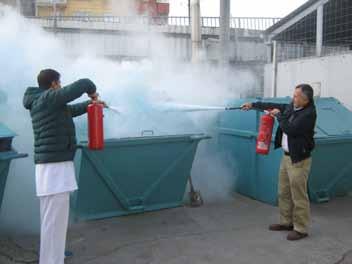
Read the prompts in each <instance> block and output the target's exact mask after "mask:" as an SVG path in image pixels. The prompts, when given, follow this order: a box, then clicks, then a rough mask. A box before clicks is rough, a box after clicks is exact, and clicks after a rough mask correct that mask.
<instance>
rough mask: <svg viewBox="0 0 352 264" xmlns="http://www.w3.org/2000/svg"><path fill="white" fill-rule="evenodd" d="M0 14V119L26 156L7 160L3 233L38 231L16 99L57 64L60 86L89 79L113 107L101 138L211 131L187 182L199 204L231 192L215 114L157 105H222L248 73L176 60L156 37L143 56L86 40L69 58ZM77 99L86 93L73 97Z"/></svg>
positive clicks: (25, 121)
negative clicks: (122, 55) (124, 55)
mask: <svg viewBox="0 0 352 264" xmlns="http://www.w3.org/2000/svg"><path fill="white" fill-rule="evenodd" d="M0 13H3V15H2V16H1V15H0V39H1V41H0V72H1V73H2V74H1V78H0V113H1V114H0V122H1V123H4V124H5V125H7V126H8V127H10V128H11V129H12V130H14V131H15V132H16V133H17V134H18V137H16V139H15V140H14V146H15V148H16V149H17V150H19V151H20V152H25V153H28V154H29V158H26V159H20V160H15V161H13V162H12V165H11V170H10V173H9V177H8V181H7V186H6V191H5V196H4V201H3V205H2V208H1V211H0V229H1V231H2V232H8V233H14V234H16V233H21V234H22V233H38V231H39V203H38V199H37V198H36V196H35V184H34V183H35V177H34V164H33V154H32V153H33V135H32V126H31V121H30V116H29V113H28V111H26V110H25V109H24V108H23V106H22V97H23V93H24V91H25V89H26V88H27V87H28V86H36V85H37V84H36V76H37V74H38V72H39V71H40V70H41V69H43V68H54V69H56V70H58V71H59V72H60V73H61V75H62V83H63V84H69V83H70V82H73V81H75V80H77V79H79V78H90V79H91V80H93V81H94V82H95V83H96V85H97V87H98V92H99V94H100V95H101V99H103V100H105V101H106V102H107V103H108V104H109V105H111V106H114V107H116V108H117V109H118V110H119V112H120V114H116V113H115V112H113V111H106V113H105V120H104V122H105V129H106V135H105V137H106V138H119V137H133V136H141V134H142V132H143V131H144V130H153V131H154V135H174V134H184V133H200V132H201V133H206V134H209V135H211V136H213V139H212V140H209V141H207V142H202V143H201V145H200V146H199V151H198V153H197V156H196V159H195V162H194V166H193V169H192V176H193V178H194V179H193V181H194V184H195V186H196V189H200V190H201V192H202V195H203V196H204V197H203V198H204V199H205V201H206V202H215V201H218V200H223V199H229V198H230V197H231V192H232V189H233V183H234V175H233V168H229V166H228V165H225V163H224V161H223V160H222V158H221V155H219V151H218V150H217V146H216V142H217V140H216V134H217V132H216V120H217V116H218V112H216V111H209V112H199V113H197V112H195V113H188V112H183V111H181V110H182V109H180V111H170V112H167V111H161V110H160V106H161V105H163V104H165V103H170V102H171V103H179V104H195V105H202V106H205V107H206V106H225V105H228V104H229V103H231V101H232V100H233V99H235V98H238V97H240V96H241V94H245V93H247V92H248V90H250V89H256V88H257V87H258V85H259V82H258V81H257V79H256V77H255V76H253V75H252V74H251V73H250V72H247V71H242V70H238V69H236V68H218V67H216V66H212V65H209V64H200V65H191V64H189V63H185V62H181V61H177V60H176V59H174V58H172V57H171V58H170V57H168V56H167V54H170V50H169V49H170V47H168V46H167V45H165V43H167V42H164V41H163V37H162V36H160V35H158V36H155V39H154V42H153V43H157V44H158V45H157V48H156V50H158V52H151V56H150V58H148V59H144V60H140V61H120V62H116V61H112V60H108V59H106V58H103V57H101V56H100V55H99V54H100V51H99V50H96V49H94V48H90V47H89V46H86V47H85V48H84V49H82V50H81V49H79V50H75V54H79V56H75V57H72V56H70V55H69V54H72V50H69V47H68V46H67V43H66V44H64V43H62V42H60V40H59V39H57V38H55V36H54V35H53V34H50V33H46V32H44V31H43V30H42V29H41V28H39V27H37V26H35V25H32V24H30V23H28V21H26V20H25V19H24V18H22V17H20V16H18V15H17V14H16V13H14V12H13V11H12V10H10V9H8V8H5V7H1V6H0ZM97 37H98V38H99V37H100V35H98V36H97ZM149 37H150V36H149ZM82 38H84V36H83V35H82ZM87 43H89V42H88V41H87ZM84 99H87V98H86V97H85V96H83V98H82V99H80V100H84ZM76 127H77V132H78V137H79V139H85V138H86V137H87V132H86V131H87V124H86V116H83V117H81V118H78V119H77V120H76Z"/></svg>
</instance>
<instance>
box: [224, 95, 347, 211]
mask: <svg viewBox="0 0 352 264" xmlns="http://www.w3.org/2000/svg"><path fill="white" fill-rule="evenodd" d="M246 101H256V100H255V99H241V100H237V101H234V102H233V103H232V105H240V104H242V103H244V102H246ZM263 101H268V102H276V103H289V102H290V101H291V99H290V98H289V97H286V98H275V99H273V98H268V99H263ZM316 106H317V113H318V119H317V126H316V129H315V130H316V134H315V140H316V149H315V150H314V152H313V154H312V156H313V165H312V170H311V174H310V176H309V181H308V189H309V196H310V200H311V201H312V202H316V203H320V202H327V201H329V200H330V199H331V198H334V197H337V196H345V195H348V193H349V192H351V191H352V160H351V155H350V153H351V149H352V112H350V111H349V110H348V109H347V108H346V107H345V106H344V105H342V104H341V103H340V102H339V101H338V100H336V99H334V98H318V99H316ZM261 115H262V113H260V112H256V111H249V112H236V111H232V112H230V111H228V112H224V113H222V114H221V115H220V117H219V121H218V131H219V139H218V143H219V147H220V149H221V150H222V153H223V154H224V156H223V157H224V159H226V160H227V162H228V163H229V164H231V167H234V168H235V169H234V170H233V175H234V177H235V187H234V189H235V191H236V192H239V193H241V194H243V195H246V196H248V197H251V198H254V199H256V200H259V201H262V202H265V203H269V204H272V205H277V188H278V171H279V166H280V161H281V158H282V155H283V152H282V150H281V149H279V150H274V142H272V150H271V152H270V154H269V155H268V156H262V155H257V154H256V153H255V145H256V137H257V135H258V124H259V119H260V116H261ZM275 126H276V127H275V129H274V134H275V131H276V128H277V122H276V125H275ZM274 136H275V135H273V141H274Z"/></svg>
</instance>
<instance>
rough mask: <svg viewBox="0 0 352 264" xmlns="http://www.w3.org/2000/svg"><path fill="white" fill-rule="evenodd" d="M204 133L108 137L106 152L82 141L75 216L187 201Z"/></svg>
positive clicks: (121, 212)
mask: <svg viewBox="0 0 352 264" xmlns="http://www.w3.org/2000/svg"><path fill="white" fill-rule="evenodd" d="M206 138H209V137H208V136H206V135H203V134H195V135H177V136H151V137H138V138H125V139H110V140H106V141H105V148H104V150H102V151H91V150H89V149H88V148H87V144H86V143H84V144H82V147H81V153H78V156H77V159H76V168H77V174H76V175H77V182H78V186H79V190H78V191H77V192H75V193H74V194H73V197H72V198H73V199H72V204H71V208H72V210H73V213H74V215H75V218H76V219H84V220H88V219H100V218H106V217H112V216H120V215H128V214H133V213H141V212H146V211H153V210H159V209H163V208H171V207H177V206H180V205H182V202H183V196H184V193H185V188H186V185H187V180H188V177H189V176H190V172H191V168H192V164H193V160H194V157H195V154H196V150H197V146H198V143H199V141H200V140H202V139H206Z"/></svg>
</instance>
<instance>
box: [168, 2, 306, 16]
mask: <svg viewBox="0 0 352 264" xmlns="http://www.w3.org/2000/svg"><path fill="white" fill-rule="evenodd" d="M200 2H201V13H202V16H219V13H220V11H219V9H220V0H200ZM305 2H307V0H231V14H232V16H235V17H237V16H239V17H284V16H286V15H288V14H289V13H290V12H292V11H293V10H295V9H296V8H297V7H299V6H300V5H302V4H303V3H305ZM187 3H188V0H170V16H187V15H188V8H187V5H188V4H187Z"/></svg>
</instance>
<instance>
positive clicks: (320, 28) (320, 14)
mask: <svg viewBox="0 0 352 264" xmlns="http://www.w3.org/2000/svg"><path fill="white" fill-rule="evenodd" d="M323 34H324V5H320V6H319V7H318V9H317V35H316V40H317V41H316V55H317V56H318V57H320V56H321V55H322V49H323Z"/></svg>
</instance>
